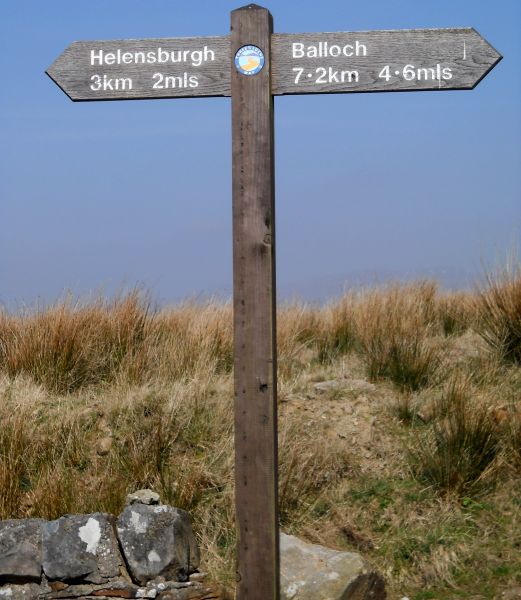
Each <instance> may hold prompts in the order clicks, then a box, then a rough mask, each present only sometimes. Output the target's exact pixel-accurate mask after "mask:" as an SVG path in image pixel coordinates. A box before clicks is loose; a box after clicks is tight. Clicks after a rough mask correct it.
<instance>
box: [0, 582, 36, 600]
mask: <svg viewBox="0 0 521 600" xmlns="http://www.w3.org/2000/svg"><path fill="white" fill-rule="evenodd" d="M41 592H42V588H41V587H40V586H39V585H38V584H37V583H26V584H23V585H16V584H7V585H2V586H0V599H1V600H39V599H40V598H41V597H42V596H41Z"/></svg>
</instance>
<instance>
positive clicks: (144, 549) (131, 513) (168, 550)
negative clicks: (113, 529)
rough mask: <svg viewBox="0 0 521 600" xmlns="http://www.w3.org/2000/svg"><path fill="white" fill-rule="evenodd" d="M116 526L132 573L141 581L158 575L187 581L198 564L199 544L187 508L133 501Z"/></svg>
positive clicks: (134, 578) (138, 581)
mask: <svg viewBox="0 0 521 600" xmlns="http://www.w3.org/2000/svg"><path fill="white" fill-rule="evenodd" d="M117 530H118V538H119V541H120V544H121V548H122V550H123V554H124V556H125V560H126V563H127V566H128V568H129V571H130V574H131V576H132V578H133V580H134V581H135V582H137V583H138V584H140V585H143V584H145V583H146V582H147V581H150V580H152V579H155V578H156V577H159V576H162V577H165V578H166V579H168V580H171V581H187V580H188V578H189V576H190V574H191V573H193V572H194V571H196V570H197V567H198V566H199V548H198V546H197V542H196V540H195V536H194V534H193V531H192V526H191V524H190V518H189V516H188V513H187V512H185V511H184V510H180V509H178V508H173V507H171V506H166V505H156V506H151V505H147V504H139V503H134V504H130V505H129V506H127V507H126V508H125V509H124V511H123V512H122V513H121V515H120V516H119V518H118V522H117Z"/></svg>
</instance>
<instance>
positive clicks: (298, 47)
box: [292, 42, 304, 58]
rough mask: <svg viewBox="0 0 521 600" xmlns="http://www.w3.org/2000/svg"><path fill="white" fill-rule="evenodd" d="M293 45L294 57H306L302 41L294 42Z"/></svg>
mask: <svg viewBox="0 0 521 600" xmlns="http://www.w3.org/2000/svg"><path fill="white" fill-rule="evenodd" d="M292 47H293V58H303V57H304V44H301V43H300V42H295V43H294V44H292Z"/></svg>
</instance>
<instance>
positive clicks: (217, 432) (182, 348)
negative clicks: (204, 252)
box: [0, 270, 521, 600]
mask: <svg viewBox="0 0 521 600" xmlns="http://www.w3.org/2000/svg"><path fill="white" fill-rule="evenodd" d="M520 282H521V277H520V273H519V270H516V271H514V272H512V271H510V272H509V275H508V277H506V275H505V274H500V275H499V276H494V277H492V276H491V277H490V278H489V286H488V288H487V289H483V290H481V291H480V292H476V293H475V294H470V293H455V294H447V293H440V292H439V291H438V290H437V288H436V286H435V285H434V284H432V283H429V282H420V283H417V284H409V285H402V286H400V285H394V286H389V287H384V288H381V289H374V290H365V291H357V292H352V293H348V294H347V295H346V296H345V297H343V298H341V299H339V300H338V301H336V302H332V303H330V304H329V305H327V306H326V307H312V306H306V305H301V304H292V305H289V306H286V307H284V308H282V309H281V310H280V311H279V315H278V347H279V389H280V393H279V398H280V400H281V403H282V404H281V420H280V423H281V424H280V513H281V520H282V524H283V526H284V528H285V529H286V530H289V531H291V532H293V533H296V534H299V535H302V536H304V537H307V538H308V539H310V540H312V541H316V542H321V543H326V544H329V545H332V546H334V547H338V548H345V549H352V550H358V551H362V552H363V553H364V554H365V555H367V556H368V558H369V559H370V560H372V561H373V562H375V563H376V565H377V566H378V567H379V568H380V569H381V570H382V571H383V572H384V573H385V574H386V576H387V578H388V581H389V587H390V591H391V594H394V596H396V597H401V596H403V595H407V596H408V597H410V598H411V599H413V600H422V599H426V598H438V599H441V600H442V599H447V600H448V599H452V598H454V597H456V596H458V597H483V598H491V599H492V598H494V597H495V596H496V595H498V594H499V593H500V592H501V590H502V589H504V588H505V587H506V586H508V585H514V584H515V583H517V584H519V583H521V582H520V580H519V575H518V572H519V570H518V569H517V568H516V565H517V563H516V560H518V554H519V544H520V543H521V540H519V534H518V533H517V534H516V523H519V520H520V519H521V496H520V494H519V489H521V486H520V483H521V402H520V400H521V372H520V367H519V356H518V354H517V352H518V351H519V339H520V337H519V314H520V313H519V301H520V298H521V293H520V292H519V290H521V283H520ZM480 336H482V338H483V339H485V340H486V342H487V344H488V346H487V347H489V348H490V351H486V350H485V349H484V345H483V344H480V343H479V341H480ZM516 336H517V337H516ZM232 367H233V336H232V314H231V306H230V305H229V304H221V303H218V302H208V303H206V304H204V305H199V304H196V303H194V302H187V303H184V304H182V305H180V306H176V307H172V308H165V309H162V310H155V309H153V308H152V307H151V304H150V302H149V301H148V300H147V298H146V297H144V296H142V295H141V294H139V293H137V292H135V293H132V294H130V295H128V296H126V297H120V298H117V299H115V300H112V301H108V300H101V299H100V300H97V301H93V302H89V303H81V302H73V301H71V300H70V299H68V300H66V301H64V302H61V303H57V304H55V305H53V306H51V307H48V308H40V309H38V310H34V311H24V312H23V313H21V314H16V315H13V314H7V313H5V312H4V313H0V424H1V426H0V517H1V518H8V517H25V516H41V517H45V518H54V517H57V516H59V515H61V514H64V513H75V512H90V511H95V510H103V511H109V512H116V513H117V512H118V511H119V510H120V509H121V507H122V504H123V502H124V499H125V495H126V494H127V493H128V492H129V491H131V490H135V489H136V488H139V487H151V488H154V489H156V490H157V491H159V492H160V494H161V496H162V498H163V500H164V501H166V502H170V503H173V504H175V505H177V506H180V507H182V508H185V509H187V510H189V511H190V512H191V515H192V519H193V522H194V525H195V529H196V532H197V535H198V538H199V541H200V544H201V546H202V554H203V556H204V557H205V569H207V570H209V571H210V572H211V574H212V575H213V576H214V577H216V578H218V579H220V580H221V581H223V582H224V583H229V584H233V581H234V556H233V553H234V546H235V525H234V510H233V497H234V488H233V431H232V427H233V411H232V405H233V390H232ZM324 380H334V381H335V382H336V384H337V385H335V386H333V387H331V388H326V391H321V390H320V389H319V388H316V382H319V381H324ZM370 381H371V382H373V383H370ZM427 405H429V406H430V407H431V411H430V416H429V418H428V419H427V418H426V419H424V422H420V421H419V420H418V418H417V417H416V415H417V413H418V411H419V410H420V407H424V406H427ZM396 406H401V407H402V414H398V415H397V413H396ZM516 490H517V491H516ZM515 544H518V546H515ZM516 548H517V551H516ZM516 556H517V558H516ZM465 594H466V595H465ZM480 594H481V595H480ZM394 596H393V597H394Z"/></svg>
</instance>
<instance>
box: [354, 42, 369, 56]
mask: <svg viewBox="0 0 521 600" xmlns="http://www.w3.org/2000/svg"><path fill="white" fill-rule="evenodd" d="M360 54H361V55H362V56H367V48H366V47H365V45H364V44H361V43H360V42H359V41H358V40H356V55H357V56H360Z"/></svg>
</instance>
